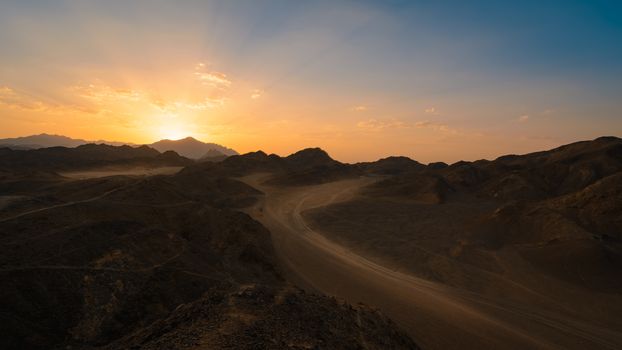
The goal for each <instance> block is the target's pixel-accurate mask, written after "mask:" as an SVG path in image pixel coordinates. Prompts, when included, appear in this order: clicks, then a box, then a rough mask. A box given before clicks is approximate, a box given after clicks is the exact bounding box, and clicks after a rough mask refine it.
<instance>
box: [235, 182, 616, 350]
mask: <svg viewBox="0 0 622 350" xmlns="http://www.w3.org/2000/svg"><path fill="white" fill-rule="evenodd" d="M266 176H267V175H266V174H258V175H253V176H248V177H245V178H243V179H242V180H243V181H245V182H246V183H248V184H250V185H252V186H254V187H256V188H258V189H259V190H261V191H262V192H264V193H265V194H266V195H265V197H263V198H262V199H261V200H260V201H259V202H258V203H257V204H256V205H255V206H254V207H252V208H249V209H248V213H249V214H250V215H252V216H253V217H254V218H255V219H257V220H258V221H260V222H262V223H263V224H264V225H265V226H266V227H267V228H268V229H270V231H271V232H272V237H273V238H272V239H273V244H274V247H275V249H276V252H277V255H278V257H279V259H280V264H281V265H282V268H283V270H285V271H286V274H287V275H288V277H289V278H290V279H291V280H292V281H293V282H295V283H297V284H298V285H300V286H302V287H304V288H307V289H309V290H314V291H319V292H322V293H325V294H327V295H332V296H336V297H339V298H343V299H346V300H347V301H349V302H351V303H357V302H362V303H365V304H367V305H371V306H374V307H378V308H380V309H381V310H382V311H383V312H384V313H386V314H387V315H388V316H389V317H391V318H392V319H393V320H395V321H396V322H397V323H398V324H399V325H400V326H401V327H402V328H403V329H404V330H406V331H407V332H408V333H409V334H410V335H411V336H412V337H413V339H414V340H415V341H416V342H417V343H418V344H420V345H421V346H422V347H423V348H425V349H618V348H620V347H622V332H620V331H619V330H616V329H615V328H614V329H612V328H607V327H603V325H602V324H598V323H595V322H590V320H586V319H585V318H579V317H575V316H574V315H573V314H572V313H569V312H567V311H566V310H565V308H563V307H560V308H557V307H554V306H551V307H546V308H543V307H541V305H543V304H547V303H548V304H555V301H554V300H549V299H550V297H549V296H546V295H545V296H537V295H536V296H534V295H531V294H537V293H534V292H533V291H530V290H529V289H528V288H524V286H520V285H518V284H517V285H515V286H514V289H516V290H517V292H516V293H518V294H517V295H519V294H521V293H523V294H530V296H529V298H532V299H533V300H534V303H533V304H525V303H515V302H513V300H514V299H513V298H503V297H493V296H491V293H479V292H477V288H475V289H474V288H459V287H456V286H455V285H451V286H450V285H448V284H444V283H439V282H436V281H434V282H433V281H431V280H430V279H424V278H421V277H418V276H416V275H415V274H414V273H412V272H411V271H409V270H408V269H399V268H398V267H396V266H394V265H391V264H389V263H387V264H385V263H383V262H382V259H378V258H376V257H371V256H365V255H363V254H362V253H361V251H360V250H356V249H354V248H353V247H350V246H347V245H343V243H342V244H338V243H336V240H333V239H328V238H327V237H330V236H329V234H328V233H325V232H318V231H317V229H313V228H312V227H311V226H310V223H309V222H307V221H306V220H305V219H304V218H303V216H302V213H303V212H304V211H305V210H310V209H313V208H320V207H323V206H327V205H330V204H334V203H338V202H343V201H347V200H350V199H352V198H353V197H355V196H356V195H357V191H358V190H359V189H360V188H361V187H363V186H365V185H368V184H370V183H372V182H373V181H376V180H377V179H374V178H368V177H361V178H358V179H353V180H345V181H339V182H333V183H328V184H324V185H318V186H306V187H290V188H282V187H280V188H275V187H269V186H265V185H262V182H263V180H264V179H265V178H266ZM498 281H499V279H496V278H491V279H489V280H487V281H486V282H485V283H488V284H490V283H492V284H494V283H497V282H498ZM506 282H507V281H506ZM509 283H510V284H511V283H513V282H512V281H510V282H509ZM488 287H489V288H490V287H491V286H488ZM489 288H488V289H489ZM492 288H493V289H494V288H495V286H494V285H492ZM500 289H507V286H502V287H500ZM515 299H516V300H521V298H520V297H516V298H515ZM530 305H532V306H531V307H530Z"/></svg>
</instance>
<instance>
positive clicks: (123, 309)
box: [0, 146, 417, 349]
mask: <svg viewBox="0 0 622 350" xmlns="http://www.w3.org/2000/svg"><path fill="white" fill-rule="evenodd" d="M102 149H103V150H106V151H108V150H110V149H108V148H102V147H101V146H81V147H78V148H76V149H48V150H37V151H28V152H36V153H34V154H36V155H37V157H36V158H35V157H34V156H29V157H32V158H28V159H27V161H21V162H22V163H19V162H20V160H19V159H17V158H14V159H15V160H14V162H16V163H17V164H24V168H28V167H35V166H36V168H37V169H39V170H37V171H33V170H30V171H23V172H20V173H10V172H9V173H6V174H5V175H3V176H2V177H1V178H0V179H1V180H2V181H0V188H2V196H1V197H0V236H1V237H2V239H1V240H0V247H1V248H2V252H3V253H2V254H0V280H1V281H2V285H3V288H2V290H1V291H0V300H1V302H0V318H1V319H2V322H0V328H1V330H0V334H2V336H1V337H0V344H1V347H2V348H3V349H49V348H68V347H71V348H89V349H91V348H99V347H104V348H106V349H127V348H146V349H171V348H176V349H184V348H196V347H197V346H199V345H201V346H203V348H210V349H213V348H230V347H234V348H240V349H257V348H265V349H269V348H275V349H276V348H282V347H283V346H287V347H294V348H303V347H320V348H361V347H363V346H365V347H367V348H370V349H384V348H386V347H387V346H388V347H390V348H395V349H415V348H417V347H416V345H415V344H414V343H413V342H412V341H411V340H410V339H409V338H408V337H407V336H405V335H403V334H402V333H401V332H400V331H399V330H397V327H396V326H395V325H394V324H393V323H391V322H390V321H389V320H388V319H386V318H385V317H384V316H382V315H380V314H379V313H378V312H377V311H374V310H372V309H370V308H368V307H364V306H357V307H352V306H349V305H346V304H344V303H343V302H338V301H335V300H331V299H328V298H326V297H323V296H317V295H308V294H305V293H304V292H302V291H300V290H298V289H297V288H295V287H293V286H291V285H290V284H288V283H287V282H286V281H285V280H284V279H283V278H282V277H281V273H280V272H279V269H278V267H277V265H278V264H277V260H276V258H275V255H274V252H273V248H272V245H271V242H270V233H269V232H268V231H267V230H266V229H265V228H264V227H263V226H261V225H260V224H259V223H258V222H256V221H254V220H252V219H251V218H250V217H249V216H248V215H246V214H243V213H241V212H239V211H236V210H235V208H237V207H244V206H248V205H250V204H252V203H254V202H255V201H256V199H257V196H259V195H260V194H261V192H259V191H257V190H255V189H253V188H252V187H250V186H248V185H246V184H244V183H241V182H239V181H236V180H234V179H231V178H227V177H223V176H215V175H214V174H212V173H209V172H206V171H200V170H196V169H195V171H183V172H181V173H179V174H176V175H173V176H152V177H145V176H113V177H103V178H94V179H87V180H80V181H78V180H72V179H68V178H64V177H61V176H58V175H56V174H55V173H53V172H51V171H49V172H48V171H44V170H43V169H51V170H55V169H59V168H64V167H82V166H84V167H86V166H88V165H92V164H98V165H99V164H101V163H106V164H108V163H109V162H124V161H125V160H128V161H131V162H134V161H136V159H140V160H144V159H152V158H154V157H155V158H158V157H160V156H162V155H161V154H160V153H159V152H157V151H155V150H153V149H149V148H146V147H143V148H137V149H131V150H130V149H126V148H119V149H116V148H113V149H111V150H113V151H112V153H107V152H101V150H102ZM13 152H14V151H10V153H9V154H13ZM7 153H8V152H7ZM26 154H30V153H26ZM87 154H88V156H87ZM42 155H49V156H50V157H55V158H53V159H56V160H58V159H61V160H63V162H62V163H60V164H59V163H58V162H50V163H44V162H42V161H40V160H41V159H45V157H43V156H42ZM40 156H41V157H40ZM135 156H136V157H138V158H134V157H135ZM175 156H176V157H178V156H177V155H175ZM181 159H184V158H181ZM14 164H15V163H14Z"/></svg>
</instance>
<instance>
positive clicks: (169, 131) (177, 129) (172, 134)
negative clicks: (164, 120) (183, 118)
mask: <svg viewBox="0 0 622 350" xmlns="http://www.w3.org/2000/svg"><path fill="white" fill-rule="evenodd" d="M190 134H191V133H190V132H189V130H188V129H187V128H186V127H184V126H183V125H180V124H177V123H171V124H166V125H162V126H161V127H160V129H159V132H158V136H159V137H160V138H161V139H167V140H181V139H183V138H185V137H188V136H190Z"/></svg>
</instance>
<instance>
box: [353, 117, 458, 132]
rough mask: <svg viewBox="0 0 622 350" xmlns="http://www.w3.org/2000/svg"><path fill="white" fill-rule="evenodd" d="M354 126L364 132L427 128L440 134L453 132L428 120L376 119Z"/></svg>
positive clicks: (445, 126) (440, 124) (443, 125)
mask: <svg viewBox="0 0 622 350" xmlns="http://www.w3.org/2000/svg"><path fill="white" fill-rule="evenodd" d="M356 126H357V127H358V128H359V129H362V130H366V131H382V130H386V129H423V128H429V129H433V130H436V131H442V132H453V129H451V128H449V127H448V126H447V125H445V124H442V123H437V122H432V121H429V120H422V121H416V122H407V121H402V120H399V119H396V118H391V119H385V120H378V119H367V120H362V121H359V122H358V123H357V124H356Z"/></svg>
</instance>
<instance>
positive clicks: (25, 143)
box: [0, 134, 134, 150]
mask: <svg viewBox="0 0 622 350" xmlns="http://www.w3.org/2000/svg"><path fill="white" fill-rule="evenodd" d="M89 143H95V144H106V145H111V146H123V145H129V146H134V144H131V143H123V142H114V141H105V140H96V141H88V140H83V139H73V138H71V137H67V136H62V135H49V134H39V135H31V136H24V137H15V138H7V139H0V148H1V147H7V148H11V149H16V150H18V149H22V150H23V149H38V148H47V147H71V148H73V147H78V146H81V145H86V144H89Z"/></svg>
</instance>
